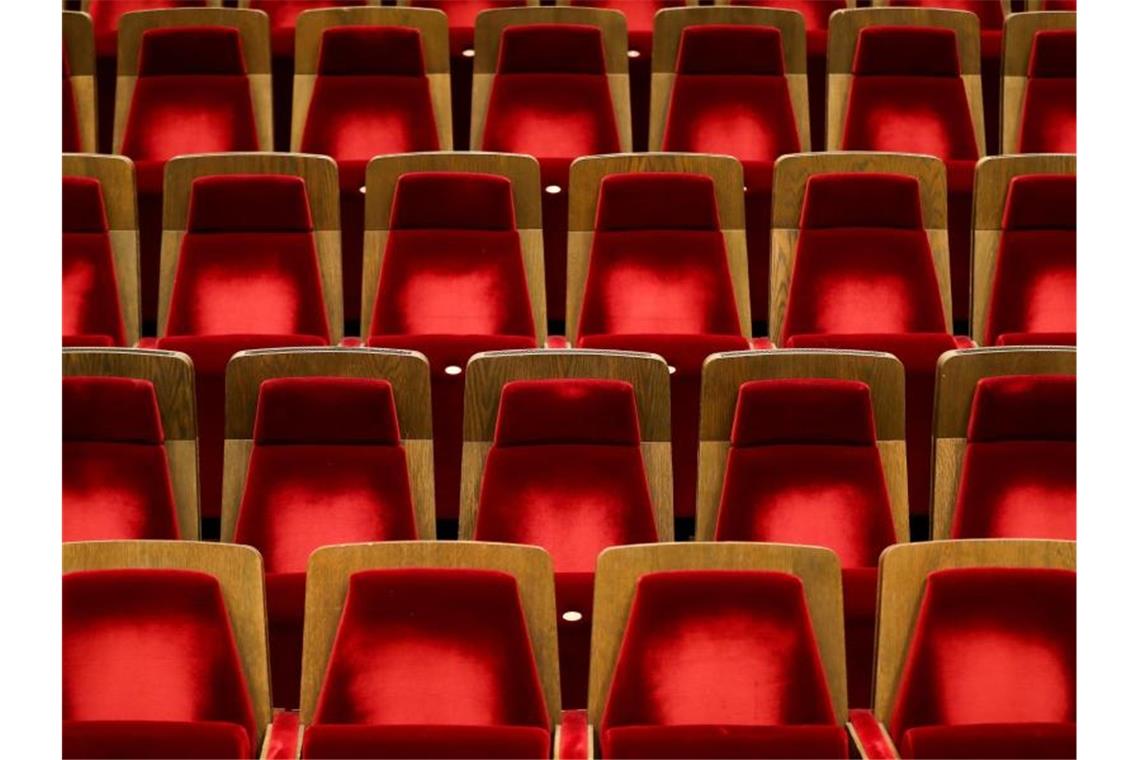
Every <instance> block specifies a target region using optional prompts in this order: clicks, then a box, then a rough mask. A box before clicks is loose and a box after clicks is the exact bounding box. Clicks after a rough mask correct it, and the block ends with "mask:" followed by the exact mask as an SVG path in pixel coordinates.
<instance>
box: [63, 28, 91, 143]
mask: <svg viewBox="0 0 1140 760" xmlns="http://www.w3.org/2000/svg"><path fill="white" fill-rule="evenodd" d="M95 95H96V93H95V42H94V36H93V32H92V28H91V17H90V16H88V15H86V14H83V13H76V12H75V11H64V12H63V103H62V108H63V152H64V153H94V152H95V151H96V149H97V148H96V143H95V129H96V122H97V121H98V119H97V115H96V112H95Z"/></svg>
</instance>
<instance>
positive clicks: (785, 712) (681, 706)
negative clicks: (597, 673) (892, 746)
mask: <svg viewBox="0 0 1140 760" xmlns="http://www.w3.org/2000/svg"><path fill="white" fill-rule="evenodd" d="M600 733H601V744H602V754H603V756H604V757H692V756H706V757H707V756H710V755H709V754H707V750H705V748H712V749H715V751H716V755H715V756H717V757H821V756H824V757H845V756H846V749H847V747H846V743H847V742H846V735H845V733H844V731H843V727H842V726H841V725H838V724H837V723H836V719H835V713H834V711H833V709H832V706H831V699H830V696H829V692H828V685H827V679H826V677H825V675H824V671H823V664H822V662H821V660H820V656H819V650H818V648H817V645H816V641H815V634H814V632H813V630H812V624H811V618H810V616H809V614H808V610H807V602H806V600H805V597H804V590H803V584H802V582H801V581H800V580H799V578H797V577H795V576H792V575H788V574H785V573H776V572H768V571H728V570H684V571H665V572H655V573H649V574H646V575H643V576H642V577H641V578H640V579H639V580H638V582H637V590H636V592H635V594H634V599H633V604H632V606H631V608H630V613H629V619H628V622H627V623H626V628H625V636H624V638H623V639H622V644H621V650H620V652H619V653H618V658H617V663H616V665H615V667H614V674H613V681H612V683H611V686H610V692H609V695H608V697H607V700H606V707H605V712H604V714H603V716H602V722H601V726H600ZM701 750H705V751H701ZM698 753H699V754H698Z"/></svg>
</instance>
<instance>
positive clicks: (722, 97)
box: [649, 8, 809, 161]
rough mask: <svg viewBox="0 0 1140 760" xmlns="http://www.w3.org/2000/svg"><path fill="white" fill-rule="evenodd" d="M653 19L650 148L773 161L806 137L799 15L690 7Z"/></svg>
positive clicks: (804, 62)
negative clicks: (654, 23) (654, 29)
mask: <svg viewBox="0 0 1140 760" xmlns="http://www.w3.org/2000/svg"><path fill="white" fill-rule="evenodd" d="M656 24H657V25H656V31H655V37H654V54H653V87H654V96H653V99H652V101H651V108H650V112H651V126H650V143H649V144H650V148H651V149H654V150H679V151H693V152H702V153H722V154H729V155H734V156H736V157H737V158H739V159H741V160H752V161H772V160H774V159H775V158H776V156H778V155H780V154H782V153H795V152H797V151H799V150H800V148H801V146H803V145H806V144H807V143H808V142H809V138H808V130H809V125H808V111H807V60H806V57H805V41H804V29H803V20H802V17H800V16H798V15H796V14H794V13H792V12H790V11H772V10H764V9H759V8H753V9H729V8H691V9H690V8H686V9H683V10H680V11H670V12H666V13H662V14H660V15H659V16H658V17H657V22H656Z"/></svg>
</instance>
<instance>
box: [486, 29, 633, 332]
mask: <svg viewBox="0 0 1140 760" xmlns="http://www.w3.org/2000/svg"><path fill="white" fill-rule="evenodd" d="M477 25H478V28H479V29H486V31H485V32H481V33H479V34H478V35H477V36H478V38H479V39H491V40H492V42H493V44H492V45H490V46H489V47H488V49H486V50H479V51H477V55H476V58H475V65H476V77H475V93H474V106H473V110H472V143H471V144H472V147H473V148H474V149H476V150H487V151H502V152H505V153H524V154H527V155H531V156H534V157H535V158H537V159H538V162H539V166H540V167H541V170H542V187H543V188H544V190H545V192H544V193H543V195H542V230H543V250H544V252H545V254H544V255H545V259H546V265H545V270H546V303H547V305H548V308H549V310H550V318H551V319H552V320H555V321H560V320H562V319H564V316H565V315H564V308H565V306H564V305H565V303H566V235H567V214H568V200H567V197H568V194H567V192H566V189H567V186H568V179H569V173H570V164H571V162H573V161H574V159H576V158H578V157H579V156H588V155H591V154H597V153H616V152H618V151H621V150H628V149H629V146H630V137H629V135H630V131H629V130H630V127H629V105H628V98H629V94H628V75H627V67H628V61H629V59H628V58H627V57H626V39H625V36H626V35H625V19H624V18H623V17H622V16H621V15H620V14H619V13H617V12H616V11H608V10H595V9H592V8H519V9H505V10H497V11H494V12H487V13H483V14H480V16H479V19H478V22H477ZM484 67H486V68H484Z"/></svg>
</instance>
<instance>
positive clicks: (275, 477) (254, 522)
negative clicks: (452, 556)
mask: <svg viewBox="0 0 1140 760" xmlns="http://www.w3.org/2000/svg"><path fill="white" fill-rule="evenodd" d="M400 440H401V439H400V426H399V422H398V421H397V417H396V404H395V401H394V398H393V391H392V385H391V383H389V382H388V381H386V380H373V379H366V378H348V377H282V378H273V379H270V380H266V381H264V382H262V383H261V389H260V393H259V394H258V401H257V417H256V422H255V423H254V429H253V451H252V452H251V454H250V460H249V471H248V474H247V476H246V480H245V494H244V496H243V498H242V505H241V510H240V513H239V515H238V520H237V528H236V533H235V536H234V541H235V542H237V543H241V544H248V545H250V546H253V547H255V548H257V549H258V550H259V551H260V552H261V554H262V556H263V557H264V558H265V569H266V572H269V573H279V572H286V573H303V572H304V571H305V567H306V565H307V564H308V560H309V555H310V554H311V553H312V551H313V550H314V549H316V548H318V547H320V546H327V545H330V544H342V543H353V542H361V541H383V540H392V539H395V540H401V539H415V538H416V523H415V510H414V508H413V506H412V494H411V485H410V483H409V478H408V465H407V458H406V456H405V453H404V449H403V448H402V446H401V445H400Z"/></svg>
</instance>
